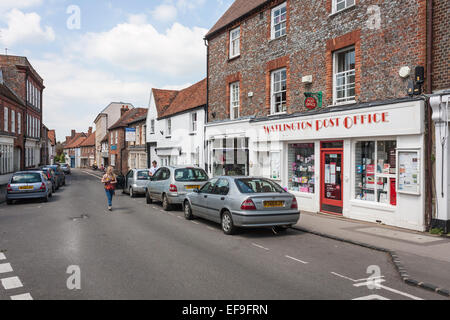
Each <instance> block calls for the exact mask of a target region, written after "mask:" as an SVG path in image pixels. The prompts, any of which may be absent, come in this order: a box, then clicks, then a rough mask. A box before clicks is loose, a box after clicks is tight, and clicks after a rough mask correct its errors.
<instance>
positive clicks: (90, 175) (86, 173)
mask: <svg viewBox="0 0 450 320" xmlns="http://www.w3.org/2000/svg"><path fill="white" fill-rule="evenodd" d="M81 172H84V173H86V174H88V175H90V176H93V177H96V178H97V179H99V180H102V178H101V177H99V176H97V175H95V174H92V173H90V172H87V171H81Z"/></svg>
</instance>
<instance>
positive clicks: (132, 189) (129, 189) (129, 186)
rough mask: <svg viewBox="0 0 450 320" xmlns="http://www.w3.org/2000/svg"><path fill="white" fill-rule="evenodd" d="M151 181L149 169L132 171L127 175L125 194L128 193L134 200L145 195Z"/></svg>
mask: <svg viewBox="0 0 450 320" xmlns="http://www.w3.org/2000/svg"><path fill="white" fill-rule="evenodd" d="M149 180H150V170H149V169H132V170H130V171H128V173H127V174H126V175H125V181H124V186H123V192H124V193H128V194H129V195H130V197H132V198H134V197H135V196H136V195H142V194H145V193H146V192H147V184H148V182H149Z"/></svg>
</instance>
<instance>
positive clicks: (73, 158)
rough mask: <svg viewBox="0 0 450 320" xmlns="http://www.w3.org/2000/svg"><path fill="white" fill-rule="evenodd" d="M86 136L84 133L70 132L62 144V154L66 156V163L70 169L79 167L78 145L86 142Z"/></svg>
mask: <svg viewBox="0 0 450 320" xmlns="http://www.w3.org/2000/svg"><path fill="white" fill-rule="evenodd" d="M86 138H87V134H86V133H84V132H76V131H75V130H72V131H71V135H70V136H67V137H66V141H65V142H64V143H63V149H64V154H65V156H66V163H68V164H69V165H70V166H71V167H72V168H79V167H80V166H81V154H80V145H81V143H83V142H84V140H86Z"/></svg>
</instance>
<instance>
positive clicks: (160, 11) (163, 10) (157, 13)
mask: <svg viewBox="0 0 450 320" xmlns="http://www.w3.org/2000/svg"><path fill="white" fill-rule="evenodd" d="M177 14H178V10H177V8H176V7H175V6H173V5H169V4H161V5H159V6H157V7H156V8H155V10H153V11H151V15H152V18H153V19H155V20H157V21H160V22H172V21H175V19H176V18H177Z"/></svg>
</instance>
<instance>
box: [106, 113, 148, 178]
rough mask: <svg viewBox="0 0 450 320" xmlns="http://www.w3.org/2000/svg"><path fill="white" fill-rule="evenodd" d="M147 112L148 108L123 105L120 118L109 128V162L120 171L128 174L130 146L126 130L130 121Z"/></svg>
mask: <svg viewBox="0 0 450 320" xmlns="http://www.w3.org/2000/svg"><path fill="white" fill-rule="evenodd" d="M146 114H147V109H146V108H133V109H129V108H128V107H127V106H125V107H122V109H121V117H120V119H119V120H118V121H117V122H116V123H115V124H113V125H112V126H111V127H109V129H108V141H109V164H110V165H111V166H113V167H114V168H115V169H116V171H117V172H118V173H121V174H126V173H127V172H128V170H129V167H128V148H127V142H126V139H125V135H126V134H125V131H126V128H127V127H128V125H129V123H131V122H133V121H135V120H136V119H138V118H140V117H143V116H145V115H146Z"/></svg>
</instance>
